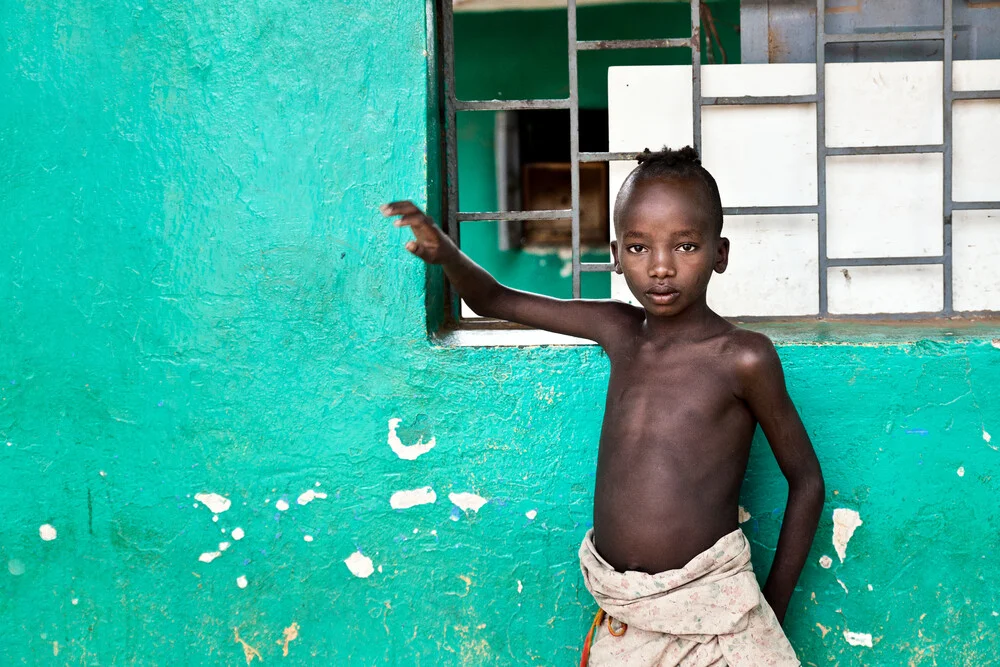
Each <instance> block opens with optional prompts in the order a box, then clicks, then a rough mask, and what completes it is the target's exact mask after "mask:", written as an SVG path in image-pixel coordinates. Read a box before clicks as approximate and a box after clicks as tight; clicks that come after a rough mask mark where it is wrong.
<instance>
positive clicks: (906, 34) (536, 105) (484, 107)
mask: <svg viewBox="0 0 1000 667" xmlns="http://www.w3.org/2000/svg"><path fill="white" fill-rule="evenodd" d="M440 2H441V18H442V21H441V29H442V38H443V55H444V58H443V63H442V68H443V76H444V101H445V104H444V111H445V119H444V121H445V168H446V178H447V191H446V198H447V210H446V217H445V220H446V229H447V231H448V234H449V236H450V237H451V238H452V240H454V241H455V243H456V244H457V243H459V223H460V222H470V221H504V220H557V219H565V218H567V217H568V218H570V219H571V221H572V253H573V254H572V269H573V273H572V276H573V297H574V298H580V274H581V273H583V272H590V271H593V272H610V271H611V270H612V269H613V266H612V264H611V263H610V262H608V263H583V262H581V261H580V163H581V162H610V161H616V160H634V159H636V157H637V155H638V154H637V153H616V152H599V153H592V152H583V153H582V152H580V142H579V113H580V95H579V81H578V69H577V54H578V53H579V52H580V51H598V50H615V49H618V50H620V49H670V48H686V49H690V51H691V72H692V84H693V87H692V91H693V94H692V98H693V109H692V112H693V120H694V145H695V148H697V149H698V150H699V152H700V150H701V111H702V107H704V106H712V105H727V106H732V105H751V104H782V105H785V104H815V105H816V144H817V146H816V149H817V150H816V160H817V165H816V166H817V203H816V205H812V206H752V207H747V206H743V207H724V208H723V214H724V215H779V214H795V213H799V214H813V215H816V216H817V219H818V236H819V248H818V260H819V261H818V264H819V281H818V283H819V316H820V317H828V316H829V309H828V305H827V269H828V268H831V267H853V266H908V265H918V264H940V265H941V266H942V267H943V274H944V275H943V277H944V281H943V282H944V299H943V303H944V307H943V309H942V310H941V311H940V312H938V313H937V314H938V315H945V316H947V315H952V314H954V312H955V311H954V309H953V306H952V247H951V246H952V244H951V231H952V227H951V217H952V212H953V211H957V210H989V209H1000V201H977V202H956V201H953V200H952V104H953V102H954V101H955V100H982V99H1000V90H989V91H972V92H970V91H953V90H952V63H953V57H952V53H953V47H954V37H955V35H954V26H953V21H954V14H953V0H943V3H944V7H943V9H944V12H943V16H944V25H943V26H942V27H941V29H939V30H909V31H899V32H895V31H894V32H878V33H851V34H827V33H826V25H825V13H826V2H825V0H816V93H815V94H812V95H787V96H747V97H704V96H702V93H701V34H700V10H701V0H690V3H691V36H690V37H689V38H679V39H640V40H578V39H577V35H576V0H567V8H566V17H567V30H568V36H569V51H568V53H567V62H568V66H569V97H568V98H566V99H525V100H459V99H458V98H457V97H456V94H455V48H454V14H453V0H440ZM914 41H939V42H942V43H943V46H944V48H943V60H944V80H943V103H944V110H943V111H944V114H943V122H944V132H943V139H944V140H943V142H942V143H941V144H928V145H918V146H864V147H847V148H843V147H837V148H833V147H830V148H828V147H827V146H826V109H825V71H824V70H825V64H826V47H827V45H829V44H843V43H862V42H914ZM526 109H568V110H569V118H570V162H571V174H572V177H571V208H570V209H569V210H549V211H492V212H476V213H459V211H458V145H457V135H456V117H457V114H458V113H459V112H464V111H518V110H526ZM916 153H941V154H942V156H943V161H944V193H943V194H944V198H943V201H944V210H943V216H944V224H943V233H944V239H943V254H941V255H938V256H929V257H923V256H921V257H891V258H889V257H865V258H836V257H834V258H831V257H828V256H827V247H826V245H827V244H826V241H827V234H826V231H827V230H826V158H827V156H841V155H900V154H916ZM452 298H453V299H454V300H455V301H456V303H455V304H453V307H456V312H457V298H458V297H457V295H452ZM852 317H854V318H857V317H858V316H852ZM861 317H863V316H861ZM880 317H882V316H880ZM894 317H898V318H900V319H902V318H903V317H905V316H894Z"/></svg>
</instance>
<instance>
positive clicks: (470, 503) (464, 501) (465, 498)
mask: <svg viewBox="0 0 1000 667" xmlns="http://www.w3.org/2000/svg"><path fill="white" fill-rule="evenodd" d="M448 500H450V501H451V502H452V503H454V504H455V505H456V506H457V507H458V508H459V509H461V510H464V511H466V512H468V511H469V510H472V511H473V512H478V511H479V509H480V508H481V507H482V506H483V505H485V504H486V503H487V502H489V501H487V500H486V499H485V498H483V497H482V496H479V495H476V494H475V493H449V494H448Z"/></svg>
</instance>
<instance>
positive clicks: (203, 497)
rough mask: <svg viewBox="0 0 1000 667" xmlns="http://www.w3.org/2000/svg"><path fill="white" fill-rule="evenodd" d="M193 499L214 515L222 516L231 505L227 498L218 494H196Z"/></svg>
mask: <svg viewBox="0 0 1000 667" xmlns="http://www.w3.org/2000/svg"><path fill="white" fill-rule="evenodd" d="M194 499H195V500H197V501H198V502H200V503H201V504H202V505H204V506H205V507H207V508H208V509H209V510H210V511H211V512H213V513H214V514H222V513H223V512H225V511H226V510H228V509H229V507H230V506H231V505H232V502H231V501H230V500H229V498H226V497H225V496H221V495H219V494H218V493H196V494H194Z"/></svg>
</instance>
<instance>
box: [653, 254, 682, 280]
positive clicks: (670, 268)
mask: <svg viewBox="0 0 1000 667" xmlns="http://www.w3.org/2000/svg"><path fill="white" fill-rule="evenodd" d="M649 268H650V270H649V275H650V276H651V277H653V278H671V277H673V276H674V275H676V274H677V271H676V269H675V268H674V265H673V263H672V262H671V261H670V257H669V255H667V254H661V255H656V256H655V257H654V258H653V263H652V265H651V266H650V267H649Z"/></svg>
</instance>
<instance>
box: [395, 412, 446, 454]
mask: <svg viewBox="0 0 1000 667" xmlns="http://www.w3.org/2000/svg"><path fill="white" fill-rule="evenodd" d="M401 421H403V420H402V419H399V418H398V417H393V418H392V419H390V420H389V439H388V442H389V447H390V448H391V449H392V451H393V453H394V454H395V455H396V456H398V457H399V458H401V459H403V460H404V461H412V460H414V459H416V458H417V457H418V456H423V455H424V454H426V453H427V452H429V451H431V450H432V449H434V445H436V444H437V439H436V438H434V437H431V439H430V440H428V441H427V442H424V439H423V438H421V439H420V440H419V441H418V442H417V444H415V445H404V444H403V441H402V440H400V439H399V436H398V435H396V427H397V426H399V422H401Z"/></svg>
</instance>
